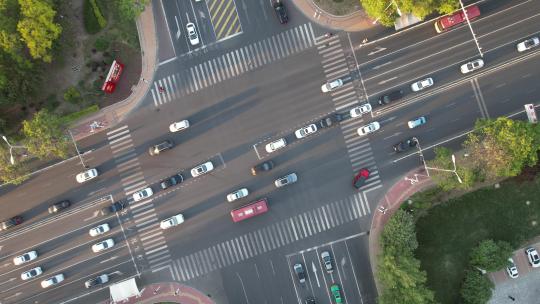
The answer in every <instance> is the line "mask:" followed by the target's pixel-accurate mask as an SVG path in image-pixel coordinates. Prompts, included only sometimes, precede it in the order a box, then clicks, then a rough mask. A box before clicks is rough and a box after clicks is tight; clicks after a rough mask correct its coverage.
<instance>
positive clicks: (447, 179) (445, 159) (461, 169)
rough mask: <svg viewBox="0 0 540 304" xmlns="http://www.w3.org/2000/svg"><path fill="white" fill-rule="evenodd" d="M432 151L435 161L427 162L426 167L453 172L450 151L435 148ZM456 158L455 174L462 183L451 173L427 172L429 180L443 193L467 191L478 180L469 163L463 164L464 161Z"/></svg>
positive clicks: (476, 172) (443, 148)
mask: <svg viewBox="0 0 540 304" xmlns="http://www.w3.org/2000/svg"><path fill="white" fill-rule="evenodd" d="M434 150H435V159H433V160H431V161H428V162H427V165H428V167H433V168H438V169H448V170H453V169H454V164H453V163H452V151H451V150H450V149H448V148H445V147H436V148H435V149H434ZM456 158H457V160H456V169H457V170H456V172H457V174H458V175H459V177H460V178H461V181H462V183H460V182H459V181H458V179H457V177H456V175H455V174H453V173H452V172H447V171H446V172H445V171H438V170H429V175H430V176H431V178H432V179H433V180H434V181H435V183H436V184H437V185H438V186H439V187H441V189H442V190H444V191H449V190H452V189H469V188H471V187H472V186H473V184H474V183H475V182H476V181H477V180H478V170H477V169H476V168H474V167H473V166H472V164H470V163H469V162H465V160H464V159H459V158H458V157H456Z"/></svg>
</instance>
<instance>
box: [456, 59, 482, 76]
mask: <svg viewBox="0 0 540 304" xmlns="http://www.w3.org/2000/svg"><path fill="white" fill-rule="evenodd" d="M483 66H484V60H482V59H476V60H473V61H470V62H467V63H465V64H464V65H462V66H461V68H460V70H461V73H463V74H467V73H470V72H473V71H476V70H478V69H481V68H482V67H483Z"/></svg>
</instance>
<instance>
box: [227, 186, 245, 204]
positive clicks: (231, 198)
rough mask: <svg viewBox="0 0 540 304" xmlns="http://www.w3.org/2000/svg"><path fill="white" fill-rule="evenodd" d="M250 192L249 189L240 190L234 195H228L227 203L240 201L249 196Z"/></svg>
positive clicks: (233, 193)
mask: <svg viewBox="0 0 540 304" xmlns="http://www.w3.org/2000/svg"><path fill="white" fill-rule="evenodd" d="M248 194H249V191H248V189H247V188H242V189H238V190H236V191H234V192H232V193H229V194H227V201H228V202H229V203H232V202H234V201H236V200H238V199H241V198H243V197H246V196H248Z"/></svg>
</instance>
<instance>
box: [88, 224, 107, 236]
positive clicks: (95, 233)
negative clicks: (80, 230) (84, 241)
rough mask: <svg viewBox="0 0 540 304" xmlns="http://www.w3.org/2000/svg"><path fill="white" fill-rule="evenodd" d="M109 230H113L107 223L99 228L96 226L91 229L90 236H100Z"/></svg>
mask: <svg viewBox="0 0 540 304" xmlns="http://www.w3.org/2000/svg"><path fill="white" fill-rule="evenodd" d="M109 230H111V228H110V227H109V224H107V223H105V224H101V225H99V226H96V227H94V228H92V229H90V231H89V233H90V236H98V235H101V234H104V233H105V232H107V231H109Z"/></svg>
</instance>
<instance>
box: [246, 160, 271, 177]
mask: <svg viewBox="0 0 540 304" xmlns="http://www.w3.org/2000/svg"><path fill="white" fill-rule="evenodd" d="M272 169H274V162H273V161H271V160H267V161H265V162H263V163H260V164H258V165H255V166H253V167H252V168H251V174H252V175H257V174H259V173H260V172H264V171H270V170H272Z"/></svg>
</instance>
